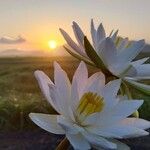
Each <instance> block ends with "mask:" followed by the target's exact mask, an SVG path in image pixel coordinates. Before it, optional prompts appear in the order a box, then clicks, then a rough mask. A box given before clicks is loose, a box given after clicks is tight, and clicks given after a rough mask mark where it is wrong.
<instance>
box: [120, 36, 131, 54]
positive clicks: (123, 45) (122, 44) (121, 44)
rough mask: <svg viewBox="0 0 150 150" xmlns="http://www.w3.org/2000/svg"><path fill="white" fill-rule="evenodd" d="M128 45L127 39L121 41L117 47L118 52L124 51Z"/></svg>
mask: <svg viewBox="0 0 150 150" xmlns="http://www.w3.org/2000/svg"><path fill="white" fill-rule="evenodd" d="M128 43H129V40H128V38H125V39H123V40H122V41H121V43H120V45H119V46H118V50H119V51H122V50H123V49H125V48H126V47H127V45H128Z"/></svg>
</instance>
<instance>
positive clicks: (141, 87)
mask: <svg viewBox="0 0 150 150" xmlns="http://www.w3.org/2000/svg"><path fill="white" fill-rule="evenodd" d="M126 82H128V84H129V85H131V86H133V87H134V88H136V89H137V90H139V91H141V92H143V93H145V94H147V95H150V85H146V84H143V83H139V82H136V81H132V80H126Z"/></svg>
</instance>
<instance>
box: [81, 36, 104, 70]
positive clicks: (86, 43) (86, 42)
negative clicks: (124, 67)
mask: <svg viewBox="0 0 150 150" xmlns="http://www.w3.org/2000/svg"><path fill="white" fill-rule="evenodd" d="M84 46H85V51H86V54H87V55H88V57H89V58H90V59H91V61H92V62H93V63H94V64H95V65H96V67H98V68H100V69H101V70H102V71H104V70H105V71H106V70H107V69H106V67H105V65H104V63H103V61H102V60H101V58H100V57H99V56H98V54H97V53H96V51H95V50H94V48H93V47H92V45H91V44H90V42H89V40H88V39H87V37H86V36H85V37H84Z"/></svg>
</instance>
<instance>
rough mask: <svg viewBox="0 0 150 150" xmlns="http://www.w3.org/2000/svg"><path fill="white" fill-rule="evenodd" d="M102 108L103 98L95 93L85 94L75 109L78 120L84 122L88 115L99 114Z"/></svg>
mask: <svg viewBox="0 0 150 150" xmlns="http://www.w3.org/2000/svg"><path fill="white" fill-rule="evenodd" d="M103 107H104V99H103V97H101V96H99V95H97V94H96V93H92V92H88V93H85V94H84V95H83V96H82V97H81V100H80V103H79V105H78V108H77V114H78V119H80V121H81V120H84V119H85V117H87V116H89V115H90V114H93V113H96V112H101V111H102V109H103Z"/></svg>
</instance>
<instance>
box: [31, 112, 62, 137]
mask: <svg viewBox="0 0 150 150" xmlns="http://www.w3.org/2000/svg"><path fill="white" fill-rule="evenodd" d="M29 117H30V118H31V120H32V121H33V122H34V123H35V124H36V125H38V126H39V127H41V128H42V129H44V130H46V131H48V132H51V133H54V134H65V131H64V130H63V129H62V128H61V126H59V125H58V123H57V115H48V114H39V113H30V114H29Z"/></svg>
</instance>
